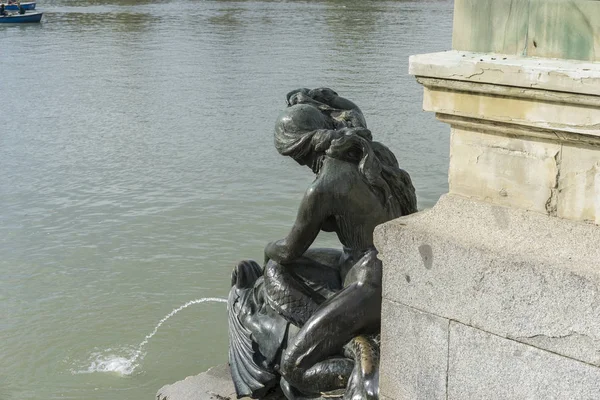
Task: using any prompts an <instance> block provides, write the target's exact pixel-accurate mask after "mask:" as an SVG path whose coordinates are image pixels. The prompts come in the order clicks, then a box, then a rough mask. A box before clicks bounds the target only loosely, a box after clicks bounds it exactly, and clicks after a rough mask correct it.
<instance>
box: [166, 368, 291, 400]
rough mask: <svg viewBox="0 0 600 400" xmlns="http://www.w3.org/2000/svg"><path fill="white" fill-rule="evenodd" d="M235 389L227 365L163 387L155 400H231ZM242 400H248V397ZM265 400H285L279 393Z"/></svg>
mask: <svg viewBox="0 0 600 400" xmlns="http://www.w3.org/2000/svg"><path fill="white" fill-rule="evenodd" d="M236 398H237V397H236V394H235V389H234V388H233V382H232V380H231V375H230V373H229V366H228V365H218V366H216V367H213V368H211V369H209V370H208V371H206V372H203V373H201V374H199V375H194V376H188V377H187V378H185V379H184V380H182V381H179V382H175V383H173V384H171V385H165V386H163V387H162V388H160V390H159V391H158V393H157V394H156V399H157V400H233V399H236ZM244 399H247V400H249V398H248V397H244ZM265 400H285V397H283V395H281V394H280V393H279V392H277V393H274V394H272V395H270V396H268V397H266V398H265Z"/></svg>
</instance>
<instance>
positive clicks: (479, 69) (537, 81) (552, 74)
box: [409, 50, 600, 96]
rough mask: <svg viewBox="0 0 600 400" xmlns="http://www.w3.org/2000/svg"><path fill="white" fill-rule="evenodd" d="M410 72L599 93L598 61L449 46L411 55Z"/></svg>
mask: <svg viewBox="0 0 600 400" xmlns="http://www.w3.org/2000/svg"><path fill="white" fill-rule="evenodd" d="M409 73H410V74H411V75H415V76H422V77H430V78H438V79H448V80H457V81H467V82H474V83H491V84H495V85H503V86H514V87H521V88H535V89H543V90H552V91H559V92H567V93H580V94H587V95H594V96H600V62H588V61H576V60H563V59H548V58H534V57H519V56H515V55H508V54H493V53H473V52H468V51H457V50H452V51H445V52H440V53H429V54H419V55H414V56H411V57H410V66H409Z"/></svg>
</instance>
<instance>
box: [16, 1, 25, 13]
mask: <svg viewBox="0 0 600 400" xmlns="http://www.w3.org/2000/svg"><path fill="white" fill-rule="evenodd" d="M17 6H18V7H19V14H21V15H23V14H25V8H24V7H23V6H22V5H21V2H18V3H17Z"/></svg>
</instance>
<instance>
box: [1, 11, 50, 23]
mask: <svg viewBox="0 0 600 400" xmlns="http://www.w3.org/2000/svg"><path fill="white" fill-rule="evenodd" d="M42 14H43V13H41V12H32V13H25V14H8V15H2V16H0V24H22V23H25V22H40V21H41V20H42Z"/></svg>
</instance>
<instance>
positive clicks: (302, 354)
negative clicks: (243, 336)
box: [280, 282, 381, 393]
mask: <svg viewBox="0 0 600 400" xmlns="http://www.w3.org/2000/svg"><path fill="white" fill-rule="evenodd" d="M380 324H381V285H379V284H369V283H364V282H361V283H358V282H357V283H353V284H351V285H349V286H348V287H346V288H345V289H343V290H342V291H341V292H339V293H338V294H336V295H335V296H333V297H331V298H330V299H328V300H327V301H326V302H325V303H323V304H322V305H321V306H320V307H319V308H318V310H317V311H316V312H315V314H314V315H313V316H312V317H311V318H310V319H309V320H308V322H307V323H306V324H305V325H304V326H303V327H302V329H300V332H298V334H297V335H296V336H295V337H294V338H293V340H292V341H291V343H290V344H289V345H288V348H287V349H286V350H285V352H284V353H283V356H282V362H281V366H280V373H281V374H282V375H283V376H284V378H285V379H286V380H287V381H288V382H289V383H290V384H291V385H292V386H294V387H296V388H298V389H300V390H302V391H306V392H308V393H315V392H317V393H318V392H325V391H330V390H335V389H340V388H344V387H345V386H346V383H347V380H348V377H349V375H350V374H351V372H352V367H353V365H354V364H353V362H352V360H349V359H343V358H333V359H329V357H332V356H339V355H340V353H341V352H342V351H343V350H342V349H343V346H344V345H345V344H346V343H347V342H349V341H350V340H351V339H352V338H353V337H355V336H357V335H358V334H361V333H375V332H378V331H379V328H380Z"/></svg>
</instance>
